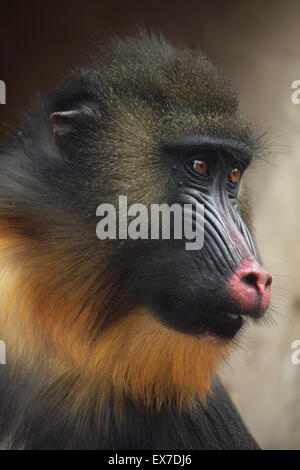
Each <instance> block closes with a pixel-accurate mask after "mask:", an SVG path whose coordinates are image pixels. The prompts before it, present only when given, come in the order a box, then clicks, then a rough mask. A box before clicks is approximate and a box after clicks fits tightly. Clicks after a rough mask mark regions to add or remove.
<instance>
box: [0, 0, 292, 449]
mask: <svg viewBox="0 0 300 470" xmlns="http://www.w3.org/2000/svg"><path fill="white" fill-rule="evenodd" d="M299 22H300V1H297V0H273V1H272V2H270V1H267V0H261V1H258V0H252V1H250V0H248V1H245V0H244V1H241V0H240V1H237V0H236V1H235V0H227V1H225V0H224V1H222V0H207V1H206V0H198V1H188V0H187V1H185V2H182V1H177V0H173V1H169V0H166V1H164V2H162V1H157V0H152V2H149V3H147V4H146V3H145V2H144V3H143V2H141V1H139V2H138V1H127V2H126V1H106V0H102V1H96V0H84V1H78V0H64V1H63V0H61V1H57V0H52V1H51V2H50V1H49V2H45V1H44V2H41V1H30V0H27V1H26V2H25V1H16V0H10V1H5V0H2V1H1V6H0V79H1V80H4V81H5V82H6V86H7V104H6V105H0V138H1V139H2V140H3V139H4V138H5V135H6V130H5V129H6V127H7V126H11V125H13V124H14V123H15V122H17V118H18V114H19V112H20V110H22V109H23V107H24V105H28V103H29V102H30V99H31V97H32V94H33V93H34V92H35V91H36V90H42V91H43V90H45V89H47V88H48V87H50V86H51V84H52V83H53V82H54V81H55V80H56V79H57V78H58V77H59V76H60V74H61V73H62V72H63V70H64V69H65V68H66V67H68V66H70V65H72V64H73V63H74V62H75V61H76V58H77V57H78V56H79V55H80V54H81V53H82V51H84V50H85V48H88V47H89V46H90V44H91V42H93V41H95V40H99V39H101V40H102V39H105V38H106V37H108V36H109V35H110V34H112V33H124V32H128V31H132V29H133V27H134V25H136V24H142V25H145V26H146V27H148V28H150V29H154V30H159V31H161V32H163V33H164V34H165V36H167V37H168V38H169V39H171V40H173V41H175V42H178V41H179V42H184V43H186V44H188V45H190V46H193V47H200V48H202V49H203V50H204V51H205V52H206V53H207V54H208V55H209V56H210V57H211V58H212V59H213V60H214V61H215V62H216V63H217V64H219V65H220V66H221V67H222V68H223V70H224V71H225V72H226V73H227V75H229V76H230V77H231V78H232V79H233V80H234V81H235V83H236V84H237V87H238V89H239V91H240V97H241V106H242V110H243V111H244V113H246V114H247V115H248V116H249V117H251V118H253V119H255V120H257V121H258V122H259V123H260V125H261V126H262V127H263V128H265V129H266V130H267V131H268V132H269V138H270V140H271V146H270V159H269V161H270V163H268V162H265V163H263V164H262V165H261V166H260V168H259V169H255V170H254V171H252V172H251V174H250V175H249V177H248V179H249V185H250V186H251V187H252V188H253V189H255V190H256V191H255V199H256V200H257V207H258V211H257V217H256V219H257V220H256V227H257V241H258V245H259V247H260V250H261V253H262V254H263V259H264V262H265V264H266V266H267V267H268V268H269V269H270V270H271V271H272V273H273V274H274V278H275V279H274V310H275V312H274V314H273V318H274V320H275V321H276V323H277V326H268V327H266V328H260V329H259V328H257V327H253V328H251V329H249V331H248V332H247V334H246V336H244V337H243V338H242V349H240V350H238V351H237V352H236V353H235V354H234V355H233V358H232V360H231V361H230V363H229V364H228V365H227V366H226V367H225V369H224V371H223V376H224V380H225V382H226V384H227V387H228V388H229V389H230V391H231V393H232V396H233V398H234V400H235V402H236V403H237V405H238V407H239V409H240V411H241V413H242V415H243V417H244V419H245V420H246V422H247V424H248V426H249V428H250V430H251V431H252V433H253V434H254V436H255V437H256V439H257V440H258V442H259V443H260V444H261V445H262V446H263V447H264V448H273V449H288V448H289V449H300V365H298V366H296V365H293V364H292V362H291V353H292V349H291V343H292V341H293V340H295V339H300V284H299V279H300V276H299V271H300V244H299V234H300V218H299V208H300V189H299V184H300V104H299V105H294V104H292V102H291V94H292V91H293V90H291V83H292V82H293V81H294V80H296V79H300V24H299Z"/></svg>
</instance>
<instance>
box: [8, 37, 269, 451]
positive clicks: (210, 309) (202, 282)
mask: <svg viewBox="0 0 300 470" xmlns="http://www.w3.org/2000/svg"><path fill="white" fill-rule="evenodd" d="M38 101H39V102H38V103H37V105H36V106H35V108H34V109H35V110H34V111H33V112H31V113H30V115H28V117H27V118H26V120H25V122H24V125H23V127H22V130H21V131H20V132H19V133H18V134H16V136H15V137H14V138H12V140H11V141H10V143H9V144H8V145H7V146H6V147H5V149H4V150H3V151H2V153H1V155H0V260H1V263H0V298H1V311H0V338H1V340H3V341H5V343H6V348H7V364H6V365H2V366H1V367H0V441H1V446H2V448H10V449H116V450H121V449H173V450H175V449H256V448H258V446H257V443H256V442H255V440H254V438H253V437H252V436H251V435H250V433H249V432H248V430H247V429H246V427H245V425H244V424H243V421H242V419H241V418H240V416H239V414H238V412H237V411H236V409H235V407H234V405H233V404H232V402H231V400H230V398H229V396H228V394H227V392H226V391H225V389H224V388H223V386H222V384H221V383H220V381H219V379H218V378H217V373H218V369H219V367H220V365H221V364H222V362H223V361H224V360H225V359H226V358H227V357H228V354H229V353H230V350H231V348H232V346H231V345H232V342H233V339H234V338H235V337H236V335H237V334H238V332H239V331H240V330H241V328H242V327H243V324H244V322H245V320H246V317H248V318H252V319H254V321H259V320H260V319H261V318H262V316H263V315H264V313H265V312H266V310H267V309H268V306H269V303H270V292H271V282H272V278H271V275H270V274H269V273H268V272H267V271H266V270H265V269H264V268H263V267H262V265H261V264H260V261H259V257H258V253H257V251H256V248H255V245H254V242H253V238H252V235H251V233H250V231H251V217H250V213H249V207H248V206H249V204H248V201H247V197H246V192H245V188H243V187H242V179H243V174H244V172H245V171H246V169H247V168H248V166H249V165H250V164H251V161H252V160H253V159H255V158H259V155H260V154H261V151H262V149H261V148H262V143H261V140H262V139H261V138H260V137H259V136H258V135H257V131H256V130H255V129H254V127H253V126H252V125H251V123H250V122H248V121H247V120H245V119H243V118H242V117H241V116H240V113H239V106H238V100H237V96H236V93H235V91H234V90H233V88H232V86H231V84H230V83H229V82H228V81H227V80H225V79H224V78H223V75H222V74H221V73H220V72H219V71H218V70H217V69H216V68H215V67H214V66H213V65H212V64H211V63H210V62H209V60H208V59H207V58H206V57H205V56H204V55H203V54H202V53H201V52H198V51H193V50H190V49H187V48H184V47H176V48H175V47H173V46H172V45H171V44H169V43H168V42H167V41H165V40H164V39H163V38H161V37H156V36H151V35H150V36H149V35H147V34H146V33H140V34H139V35H137V37H129V38H125V39H123V38H115V39H112V40H111V41H110V42H109V43H108V45H107V46H106V47H105V48H104V49H103V50H101V51H100V52H99V53H97V54H96V55H95V56H94V57H93V58H92V59H90V60H89V62H88V64H87V65H83V66H80V67H75V68H74V69H73V70H71V71H70V72H68V73H67V74H66V76H65V78H64V79H63V80H62V81H61V82H60V83H59V84H58V86H57V87H56V89H55V90H54V91H53V92H51V93H49V94H47V95H46V96H45V97H44V98H43V99H41V98H39V100H38ZM120 196H123V197H125V196H126V198H127V199H126V200H127V203H128V206H132V205H133V204H143V205H144V206H146V208H150V206H151V205H153V204H156V205H159V206H160V205H162V204H165V205H168V206H170V207H171V206H172V205H173V204H179V205H181V206H182V207H183V206H184V205H185V204H190V205H192V207H193V208H194V209H195V208H197V207H200V206H201V207H203V208H204V210H203V212H202V213H203V219H204V220H203V226H204V243H203V246H202V247H201V249H197V250H187V249H186V246H185V245H186V240H185V239H184V237H183V238H182V239H176V238H175V237H172V236H170V238H169V239H163V238H162V237H157V238H156V239H153V238H151V237H148V238H145V237H135V239H132V238H129V237H127V238H126V236H123V237H116V238H115V239H111V238H109V237H107V238H105V237H103V238H102V239H101V240H100V239H99V237H97V235H96V227H97V224H99V216H98V215H97V207H98V206H99V204H105V203H107V204H110V205H112V206H114V207H115V208H117V212H118V201H119V197H120ZM117 215H118V214H117ZM193 217H194V215H193V214H192V218H193ZM193 221H194V222H193V223H197V221H195V220H194V219H193ZM150 225H151V221H150V220H149V227H150ZM123 235H124V234H123Z"/></svg>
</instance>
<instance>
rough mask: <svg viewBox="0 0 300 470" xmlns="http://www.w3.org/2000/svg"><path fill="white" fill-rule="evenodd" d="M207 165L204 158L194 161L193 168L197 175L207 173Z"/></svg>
mask: <svg viewBox="0 0 300 470" xmlns="http://www.w3.org/2000/svg"><path fill="white" fill-rule="evenodd" d="M207 169H208V165H207V163H206V162H205V161H204V160H195V161H194V170H195V172H196V173H197V174H198V175H205V174H206V173H207Z"/></svg>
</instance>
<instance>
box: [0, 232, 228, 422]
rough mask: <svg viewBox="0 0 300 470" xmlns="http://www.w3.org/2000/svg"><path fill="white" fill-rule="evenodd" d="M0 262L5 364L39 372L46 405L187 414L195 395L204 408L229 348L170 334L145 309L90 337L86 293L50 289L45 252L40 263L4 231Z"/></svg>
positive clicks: (26, 244) (27, 244)
mask: <svg viewBox="0 0 300 470" xmlns="http://www.w3.org/2000/svg"><path fill="white" fill-rule="evenodd" d="M24 254H25V255H24ZM26 254H27V256H26ZM0 259H1V267H0V298H1V313H0V338H1V339H3V340H4V341H5V342H6V345H7V361H8V363H10V362H11V363H16V362H17V363H18V364H21V367H22V370H23V371H24V373H28V374H31V375H32V374H34V373H35V371H36V370H39V371H40V370H43V373H42V375H43V377H46V381H47V383H46V384H45V386H46V387H48V390H49V393H48V394H49V400H52V401H54V403H55V401H58V400H60V401H61V397H62V396H63V397H65V398H64V402H65V406H67V407H68V408H69V409H70V410H71V411H72V412H74V413H76V412H77V411H78V410H80V409H84V408H85V407H87V405H92V406H94V407H95V409H96V411H97V412H98V413H101V410H102V409H103V407H104V406H105V404H106V403H107V401H108V400H110V399H113V402H114V404H115V406H116V409H117V410H118V413H119V414H121V412H122V404H123V401H124V399H125V398H126V397H130V398H131V399H132V400H133V401H134V402H136V403H137V404H142V405H145V406H147V407H150V406H154V407H156V409H160V408H161V407H162V406H169V405H175V406H176V407H177V409H178V410H179V411H183V410H185V409H190V408H192V407H193V406H194V404H195V396H196V395H198V397H199V398H200V399H201V400H202V401H203V402H205V397H206V396H207V394H208V393H209V392H210V389H211V381H212V378H213V377H214V375H215V374H216V371H217V369H218V366H219V365H220V363H221V362H222V361H223V360H224V358H225V357H226V356H227V354H228V352H229V351H228V350H229V346H228V343H226V342H225V341H222V340H220V339H217V338H213V337H202V338H197V337H194V336H191V335H188V334H183V333H180V332H177V331H174V330H172V329H170V328H169V327H167V326H165V325H163V324H161V323H160V322H159V321H158V320H157V319H156V318H155V317H154V316H153V315H152V313H151V312H150V311H149V309H147V308H145V307H143V306H142V307H135V308H133V309H132V310H131V311H130V312H129V313H127V314H126V315H125V316H123V317H121V318H120V319H119V320H117V321H115V322H114V323H112V324H111V325H110V326H108V327H107V328H104V329H103V331H101V329H100V333H99V330H98V331H97V335H95V334H93V331H91V319H92V321H94V320H95V318H97V317H96V315H95V313H94V312H92V311H91V309H90V307H89V306H88V305H87V306H85V307H82V303H83V300H82V298H83V297H84V295H83V294H84V292H85V291H84V290H83V289H82V291H80V289H79V290H77V291H76V293H74V292H73V293H70V285H71V281H70V282H69V284H70V285H69V286H64V287H60V288H54V287H53V279H55V282H57V279H56V277H57V276H55V275H54V274H55V272H53V269H54V268H55V269H56V270H57V273H59V271H60V269H62V266H60V261H59V259H58V258H57V257H56V256H55V255H52V261H53V263H51V254H49V252H48V254H47V259H48V262H45V261H47V260H46V259H44V260H41V255H39V251H38V250H37V249H36V247H35V248H34V243H33V242H32V241H29V240H28V239H25V238H23V237H20V236H19V235H15V236H14V235H12V234H10V236H8V234H7V233H4V231H3V233H2V237H1V236H0ZM41 261H42V263H41ZM37 264H38V266H39V267H37ZM41 265H42V266H44V268H43V272H41ZM51 283H52V285H51ZM99 321H101V320H99Z"/></svg>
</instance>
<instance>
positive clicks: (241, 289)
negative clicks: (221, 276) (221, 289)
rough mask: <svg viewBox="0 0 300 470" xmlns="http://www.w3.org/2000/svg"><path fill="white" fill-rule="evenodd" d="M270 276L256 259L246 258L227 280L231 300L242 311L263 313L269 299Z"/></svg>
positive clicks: (268, 303)
mask: <svg viewBox="0 0 300 470" xmlns="http://www.w3.org/2000/svg"><path fill="white" fill-rule="evenodd" d="M271 284H272V276H271V274H270V273H269V272H268V271H266V269H264V268H263V267H262V266H261V265H260V264H259V263H258V262H257V261H256V260H246V261H245V262H244V263H243V264H242V266H241V267H240V268H238V270H237V271H236V272H235V274H234V275H233V276H232V278H231V279H230V281H229V286H228V287H229V293H230V297H231V300H232V301H233V302H234V303H235V304H236V305H237V306H238V308H239V309H240V310H241V312H242V313H247V312H257V313H259V314H261V315H262V314H263V313H264V312H265V311H266V310H267V308H268V307H269V305H270V301H271Z"/></svg>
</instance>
